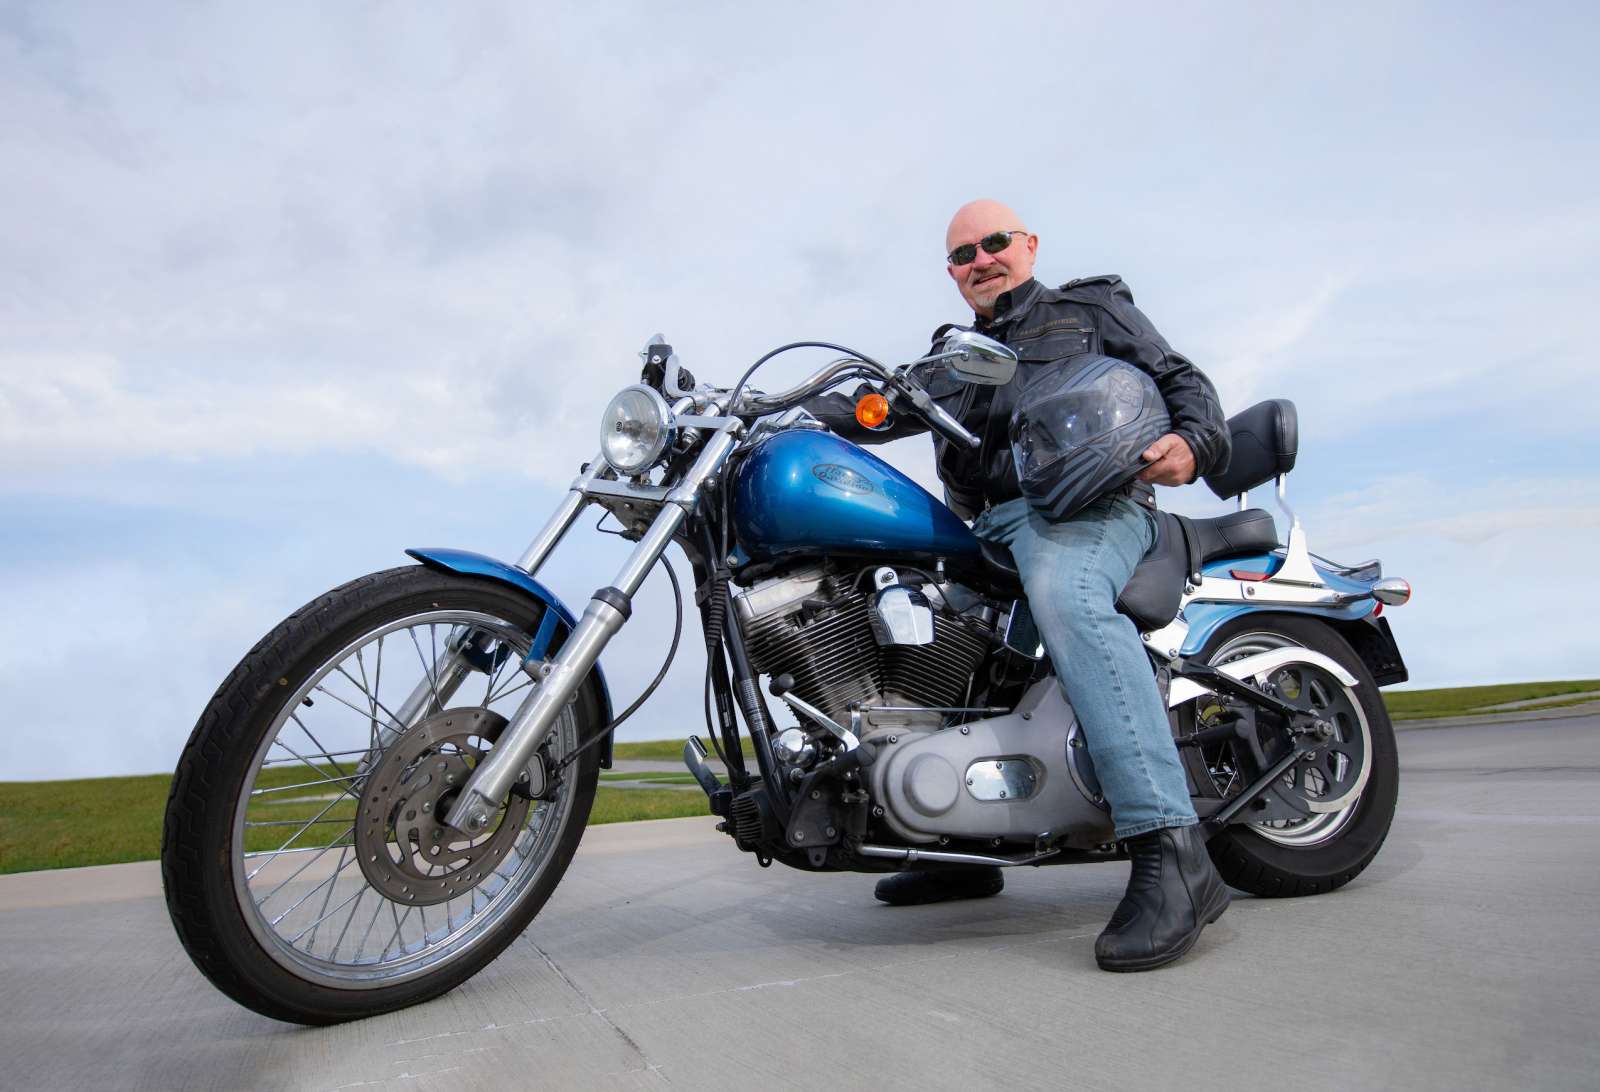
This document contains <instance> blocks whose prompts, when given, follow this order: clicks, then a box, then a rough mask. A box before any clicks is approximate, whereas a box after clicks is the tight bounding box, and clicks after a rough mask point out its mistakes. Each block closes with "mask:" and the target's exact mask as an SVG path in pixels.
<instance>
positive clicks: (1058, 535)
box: [972, 494, 1196, 838]
mask: <svg viewBox="0 0 1600 1092" xmlns="http://www.w3.org/2000/svg"><path fill="white" fill-rule="evenodd" d="M972 530H973V532H974V533H975V534H977V535H978V536H979V537H980V538H984V539H987V540H988V541H990V542H994V543H997V544H999V545H1002V546H1005V547H1007V548H1009V549H1010V551H1011V556H1012V557H1013V558H1015V559H1016V562H1017V572H1018V573H1020V574H1021V576H1022V586H1023V588H1024V589H1025V590H1026V591H1027V593H1028V606H1029V607H1030V608H1031V609H1032V611H1033V617H1034V620H1035V621H1036V622H1037V623H1038V626H1039V636H1040V637H1041V638H1043V640H1044V647H1045V650H1046V651H1047V652H1049V653H1050V661H1051V663H1053V664H1055V668H1056V678H1057V680H1058V681H1059V682H1060V684H1061V689H1062V692H1063V693H1065V694H1066V696H1067V701H1069V702H1071V703H1072V708H1073V709H1074V710H1076V711H1077V714H1078V721H1079V723H1081V724H1082V725H1083V732H1084V738H1085V740H1086V741H1087V742H1088V744H1089V756H1090V757H1091V758H1093V759H1094V768H1095V773H1096V774H1097V775H1098V776H1099V779H1100V789H1101V791H1102V792H1103V793H1104V794H1105V798H1106V801H1107V803H1109V804H1110V805H1111V818H1112V821H1113V822H1114V823H1115V825H1116V831H1117V837H1118V838H1131V837H1133V836H1134V835H1136V834H1143V833H1145V832H1146V831H1151V830H1158V829H1160V828H1161V827H1184V826H1189V825H1190V824H1192V823H1194V822H1196V819H1195V814H1194V806H1193V805H1192V804H1191V803H1190V802H1189V782H1188V779H1187V778H1186V777H1185V776H1184V772H1183V766H1182V765H1181V764H1180V763H1179V761H1178V749H1177V747H1176V746H1175V745H1174V744H1173V742H1172V731H1171V729H1170V728H1169V727H1168V725H1167V711H1166V710H1165V709H1164V708H1163V707H1162V704H1161V693H1160V691H1159V690H1158V689H1157V688H1156V681H1155V676H1154V674H1153V673H1152V672H1151V670H1150V661H1149V658H1148V657H1147V656H1146V654H1145V649H1144V644H1143V642H1142V641H1141V640H1140V639H1139V632H1138V630H1137V629H1136V628H1135V627H1134V624H1133V622H1132V620H1131V619H1129V618H1127V617H1126V616H1125V615H1122V614H1118V613H1117V609H1116V601H1117V596H1118V595H1120V594H1122V589H1123V587H1124V586H1125V585H1126V584H1127V583H1128V578H1129V577H1130V576H1132V575H1133V570H1134V567H1135V566H1136V565H1138V564H1139V560H1140V559H1141V558H1142V557H1144V555H1145V552H1146V551H1147V550H1149V549H1150V546H1151V544H1152V543H1153V542H1154V541H1155V533H1156V523H1155V517H1154V516H1152V515H1151V514H1150V511H1149V510H1148V509H1146V508H1145V507H1143V506H1142V505H1140V504H1138V503H1136V502H1135V501H1133V500H1132V499H1131V498H1128V497H1124V496H1121V495H1120V494H1111V495H1108V496H1104V497H1101V498H1100V499H1099V500H1097V501H1095V502H1093V503H1092V504H1090V505H1088V506H1087V507H1086V508H1084V509H1083V510H1082V511H1080V512H1078V514H1077V515H1075V516H1073V517H1072V518H1071V519H1069V520H1066V521H1065V522H1062V523H1051V522H1049V521H1048V520H1045V519H1044V518H1043V517H1041V516H1040V515H1039V514H1038V513H1036V512H1034V511H1033V510H1032V509H1031V508H1029V507H1028V502H1027V501H1026V500H1023V499H1021V498H1018V499H1017V500H1012V501H1007V502H1006V503H1004V504H999V505H996V506H995V507H993V508H991V509H989V510H988V511H987V512H984V513H983V514H982V515H981V516H979V517H978V519H977V522H975V523H974V524H973V525H972Z"/></svg>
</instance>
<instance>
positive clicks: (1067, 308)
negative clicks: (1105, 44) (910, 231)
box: [809, 200, 1229, 971]
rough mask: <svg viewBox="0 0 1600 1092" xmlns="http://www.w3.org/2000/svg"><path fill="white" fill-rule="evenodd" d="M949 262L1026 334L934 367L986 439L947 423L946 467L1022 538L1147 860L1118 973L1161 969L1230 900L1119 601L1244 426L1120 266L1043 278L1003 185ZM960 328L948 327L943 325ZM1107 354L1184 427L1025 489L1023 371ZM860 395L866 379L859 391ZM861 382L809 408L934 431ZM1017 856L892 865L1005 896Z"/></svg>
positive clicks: (1019, 542)
mask: <svg viewBox="0 0 1600 1092" xmlns="http://www.w3.org/2000/svg"><path fill="white" fill-rule="evenodd" d="M945 251H946V256H945V264H946V268H947V269H948V271H949V274H950V279H951V280H953V281H954V282H955V285H956V288H957V290H958V291H959V292H960V293H961V297H962V299H964V300H966V302H967V304H968V306H970V307H971V308H972V313H973V325H974V326H975V328H976V329H978V330H980V331H982V332H983V333H985V334H987V335H989V336H990V337H993V338H996V339H998V340H999V341H1002V342H1004V343H1005V344H1007V345H1009V346H1011V348H1013V349H1014V350H1016V352H1017V354H1018V356H1019V358H1020V361H1021V363H1020V365H1019V367H1018V369H1017V374H1016V377H1015V378H1014V379H1013V380H1012V382H1011V383H1009V384H1007V385H1006V386H1003V387H982V386H973V385H968V384H958V383H955V382H953V381H945V382H942V383H941V382H940V381H939V379H938V378H937V377H936V378H935V379H934V380H933V381H932V382H931V383H930V390H929V393H930V394H932V395H933V397H934V398H935V400H936V401H937V402H938V403H939V404H940V406H941V407H942V408H944V409H945V410H947V411H949V412H950V413H951V414H952V415H953V416H954V417H956V419H957V420H959V421H960V422H961V423H962V424H963V425H964V426H965V427H966V428H967V430H968V431H969V432H972V433H974V434H975V435H977V436H979V437H981V438H982V440H983V443H982V446H981V447H980V448H979V449H978V450H977V451H975V452H974V451H972V450H970V449H966V448H963V447H961V446H959V445H956V444H952V443H950V442H948V441H946V440H944V439H943V438H942V437H939V436H937V435H936V436H935V437H934V447H935V452H936V456H937V465H938V470H939V478H940V480H941V481H942V482H943V483H944V486H945V497H946V500H947V502H948V503H949V504H950V506H951V507H952V508H953V509H955V510H956V511H957V512H959V513H960V514H961V515H963V516H964V517H968V518H974V517H975V518H974V522H973V525H972V529H973V531H974V532H975V533H976V534H977V535H978V536H979V537H981V538H984V539H987V540H988V541H990V542H994V543H997V544H999V545H1001V546H1004V547H1006V548H1008V549H1009V550H1010V551H1011V554H1012V557H1013V558H1014V559H1015V561H1016V565H1017V571H1018V573H1019V574H1020V575H1021V577H1022V582H1023V586H1024V587H1025V588H1026V589H1027V593H1028V605H1029V607H1030V608H1031V610H1032V612H1033V615H1034V619H1035V621H1036V622H1037V623H1038V626H1039V631H1040V635H1041V637H1042V638H1043V640H1044V644H1045V649H1046V651H1048V652H1049V654H1050V660H1051V663H1053V664H1054V665H1055V666H1056V673H1057V679H1058V681H1059V682H1060V685H1061V688H1062V690H1063V692H1064V693H1065V694H1066V696H1067V700H1068V701H1070V702H1071V703H1072V707H1073V709H1074V710H1075V711H1076V712H1077V715H1078V719H1079V721H1080V723H1081V724H1082V725H1083V728H1084V735H1085V738H1086V740H1087V742H1088V745H1089V753H1090V755H1091V757H1092V758H1093V759H1094V767H1095V771H1096V773H1097V775H1098V777H1099V780H1100V785H1101V790H1102V792H1103V793H1104V795H1105V798H1106V801H1107V802H1108V803H1109V804H1110V806H1111V815H1112V820H1113V823H1114V824H1115V827H1116V834H1117V838H1118V839H1119V840H1120V841H1122V843H1123V844H1124V846H1125V847H1126V848H1127V851H1128V855H1129V857H1130V859H1131V860H1132V862H1133V867H1132V870H1131V874H1130V876H1129V880H1128V889H1127V893H1126V894H1125V895H1124V896H1123V899H1122V902H1121V904H1120V905H1119V906H1118V907H1117V909H1116V912H1115V913H1113V914H1112V917H1111V921H1110V923H1109V924H1108V925H1107V926H1106V929H1105V931H1104V932H1103V933H1101V934H1100V937H1099V939H1098V940H1097V941H1096V942H1095V958H1096V960H1097V961H1098V963H1099V964H1100V966H1101V967H1103V968H1105V969H1106V970H1113V971H1138V970H1149V969H1152V968H1154V967H1159V966H1162V965H1164V964H1167V963H1170V962H1172V961H1173V960H1175V959H1177V958H1179V957H1180V956H1182V955H1183V954H1184V953H1185V952H1187V951H1188V950H1189V949H1190V948H1191V947H1193V946H1194V943H1195V940H1196V939H1197V938H1198V937H1199V935H1200V931H1201V929H1203V928H1204V927H1205V925H1206V924H1207V923H1208V922H1211V921H1215V920H1216V919H1217V918H1218V917H1219V916H1221V914H1222V912H1223V911H1224V910H1225V909H1226V908H1227V905H1228V893H1227V888H1226V887H1225V886H1224V885H1223V883H1222V880H1221V878H1220V877H1219V876H1218V875H1217V872H1216V869H1215V868H1214V867H1213V866H1212V863H1211V859H1210V857H1209V856H1208V855H1207V853H1206V848H1205V843H1204V841H1203V840H1202V838H1201V836H1200V827H1199V826H1198V825H1197V820H1196V818H1195V813H1194V807H1193V805H1192V804H1191V803H1190V799H1189V786H1188V780H1187V778H1186V777H1185V775H1184V770H1183V767H1182V765H1181V764H1180V762H1179V760H1178V753H1177V748H1176V747H1175V746H1174V744H1173V741H1172V735H1171V731H1170V728H1169V726H1168V722H1167V713H1166V707H1165V705H1164V703H1163V702H1162V700H1161V696H1160V693H1159V691H1158V690H1157V688H1156V683H1155V678H1154V675H1153V673H1152V671H1151V668H1150V663H1149V660H1148V658H1147V656H1146V653H1145V649H1144V645H1143V643H1142V642H1141V640H1140V638H1139V634H1138V632H1137V630H1136V629H1135V627H1134V625H1133V622H1132V621H1131V620H1129V619H1128V618H1127V617H1126V616H1124V615H1122V614H1120V613H1118V612H1117V609H1116V600H1117V596H1118V595H1119V594H1121V592H1122V589H1123V587H1124V586H1125V585H1126V584H1127V582H1128V578H1129V577H1130V576H1131V575H1132V574H1133V570H1134V567H1135V566H1136V565H1138V563H1139V561H1140V559H1141V558H1143V557H1144V555H1145V553H1146V552H1147V551H1148V550H1149V549H1150V547H1151V546H1152V545H1153V543H1154V541H1155V533H1156V521H1155V517H1154V515H1153V512H1154V508H1155V491H1154V489H1153V488H1152V486H1153V485H1184V484H1186V483H1188V482H1192V481H1194V480H1195V478H1196V477H1198V476H1199V475H1202V474H1207V473H1210V472H1211V471H1212V470H1216V469H1221V468H1223V467H1225V466H1227V463H1228V456H1229V442H1228V428H1227V423H1226V421H1225V419H1224V417H1223V414H1222V407H1221V404H1220V403H1219V402H1218V399H1217V392H1216V388H1214V387H1213V386H1212V385H1211V381H1210V380H1208V379H1207V378H1206V377H1205V376H1204V375H1203V374H1202V373H1201V372H1200V370H1199V369H1198V368H1196V367H1195V366H1194V365H1193V364H1192V363H1190V361H1189V360H1188V359H1187V358H1186V357H1183V356H1181V355H1179V354H1178V353H1175V352H1173V351H1172V348H1171V347H1170V346H1169V345H1168V344H1167V343H1166V341H1165V340H1164V339H1163V338H1162V337H1161V335H1160V334H1158V333H1156V331H1155V327H1153V326H1152V325H1151V324H1150V321H1149V320H1148V319H1146V318H1145V317H1144V315H1143V314H1141V313H1140V311H1139V309H1138V308H1137V307H1135V306H1134V305H1133V295H1132V293H1131V292H1129V290H1128V287H1127V285H1125V284H1123V283H1122V280H1121V278H1119V277H1115V276H1099V277H1085V278H1082V279H1079V280H1074V281H1069V282H1067V283H1066V284H1064V285H1062V286H1061V287H1060V288H1047V287H1045V286H1044V285H1042V284H1040V283H1039V282H1038V281H1037V280H1035V279H1034V277H1033V264H1034V259H1035V258H1036V257H1037V256H1038V252H1039V238H1038V236H1036V235H1034V234H1033V233H1032V232H1030V231H1029V230H1028V228H1027V226H1026V225H1025V224H1024V222H1023V220H1022V217H1020V216H1018V215H1017V213H1016V212H1014V211H1013V210H1012V209H1010V208H1007V207H1006V206H1005V205H1003V204H1001V203H1000V202H998V201H988V200H984V201H973V202H971V203H969V204H966V205H963V206H962V207H961V208H960V209H958V210H957V211H956V214H955V216H954V217H953V218H952V219H951V221H950V227H949V229H948V230H947V231H946V232H945ZM947 329H948V327H941V328H940V329H939V331H937V332H936V333H935V340H936V341H937V340H938V339H939V338H940V337H942V336H943V334H944V332H945V331H946V330H947ZM1080 353H1101V354H1104V355H1106V356H1112V357H1116V358H1118V359H1120V360H1124V361H1127V362H1128V363H1130V364H1133V365H1135V366H1136V367H1138V368H1140V369H1142V370H1143V371H1145V372H1146V373H1147V374H1149V375H1150V377H1151V378H1152V379H1154V380H1155V383H1156V386H1157V388H1159V390H1160V391H1161V395H1162V398H1163V400H1164V401H1165V402H1166V404H1167V410H1168V413H1169V415H1170V416H1171V419H1172V431H1171V432H1170V433H1168V434H1166V435H1165V436H1162V437H1161V438H1159V439H1158V440H1156V441H1155V443H1153V444H1151V445H1150V447H1149V448H1148V449H1147V450H1145V452H1144V453H1143V459H1144V461H1145V463H1146V464H1147V465H1146V466H1145V468H1144V470H1143V471H1141V472H1140V474H1139V475H1138V478H1137V479H1136V480H1135V481H1133V482H1131V483H1129V485H1127V486H1124V487H1122V488H1120V489H1117V490H1115V491H1113V492H1110V493H1107V494H1106V495H1104V496H1102V497H1100V498H1099V499H1097V500H1095V501H1092V502H1091V503H1090V504H1088V505H1087V506H1086V507H1084V508H1083V509H1081V510H1080V511H1078V512H1077V513H1075V514H1074V515H1072V516H1071V517H1069V518H1068V519H1066V520H1064V521H1061V522H1050V521H1047V520H1046V519H1044V518H1043V517H1042V516H1040V515H1039V514H1038V513H1037V512H1036V511H1034V510H1033V509H1032V508H1030V507H1029V505H1028V502H1027V501H1026V500H1024V499H1023V497H1022V490H1021V486H1020V485H1019V484H1018V481H1017V475H1016V470H1015V468H1014V466H1013V464H1012V456H1011V449H1010V444H1009V435H1008V429H1009V425H1010V419H1011V412H1012V409H1013V408H1014V407H1015V405H1016V401H1017V394H1018V391H1019V389H1020V387H1021V386H1022V385H1023V384H1024V383H1025V382H1026V381H1027V378H1028V377H1029V376H1030V375H1031V374H1035V373H1036V372H1037V370H1038V369H1040V368H1043V367H1046V366H1049V365H1051V364H1053V363H1055V362H1056V361H1059V360H1061V359H1062V358H1065V357H1070V356H1074V355H1077V354H1080ZM858 393H859V392H858ZM854 405H855V399H854V397H850V398H846V397H844V396H842V395H826V396H823V397H822V398H819V399H815V400H813V401H812V403H809V406H810V408H811V409H812V411H813V412H814V413H816V415H817V416H819V417H821V418H822V419H823V420H824V421H825V422H826V423H827V424H829V425H830V427H832V428H833V429H834V431H836V432H838V433H840V434H841V435H844V436H847V437H849V438H850V439H852V440H855V441H857V442H862V443H882V442H884V441H886V440H892V439H895V438H897V437H900V436H905V435H909V434H912V433H916V432H922V431H925V430H926V426H924V425H922V423H921V422H920V421H917V420H915V419H913V418H912V417H911V416H910V415H907V414H902V415H898V416H897V418H896V421H895V424H894V425H893V426H892V427H890V428H889V429H886V430H882V431H876V432H874V431H868V430H867V429H864V428H862V427H861V426H860V425H858V424H857V423H856V420H855V415H854ZM1003 885H1004V880H1003V878H1002V874H1001V871H1000V869H998V868H988V867H977V868H961V869H942V870H938V871H931V870H930V871H909V872H901V873H897V874H895V875H893V876H890V877H888V878H886V879H883V880H881V881H879V883H878V886H877V891H876V895H877V897H878V898H879V899H882V900H883V901H884V902H887V903H890V904H892V905H907V904H915V903H927V902H936V901H940V900H944V899H956V898H980V897H984V896H988V895H994V894H998V893H999V891H1000V890H1001V888H1002V886H1003Z"/></svg>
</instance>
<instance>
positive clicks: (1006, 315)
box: [974, 277, 1044, 330]
mask: <svg viewBox="0 0 1600 1092" xmlns="http://www.w3.org/2000/svg"><path fill="white" fill-rule="evenodd" d="M1042 291H1044V285H1042V284H1040V283H1039V282H1038V281H1037V280H1036V279H1035V278H1033V277H1029V278H1028V279H1027V280H1026V281H1024V282H1022V283H1021V284H1019V285H1017V286H1016V287H1015V288H1013V289H1011V291H1009V292H1002V293H1000V295H999V297H998V298H997V299H996V300H995V301H994V318H992V319H986V318H983V317H981V316H975V317H976V319H977V321H976V323H975V324H974V325H976V326H977V328H978V329H979V330H991V329H993V328H994V327H996V326H1004V325H1005V324H1006V323H1008V322H1010V321H1011V320H1012V319H1013V318H1015V317H1016V316H1017V315H1018V314H1020V313H1021V312H1023V311H1026V310H1027V309H1028V308H1030V307H1032V306H1033V304H1034V302H1035V301H1036V300H1037V299H1038V298H1039V293H1040V292H1042Z"/></svg>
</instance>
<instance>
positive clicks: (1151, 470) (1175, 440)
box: [1139, 432, 1194, 485]
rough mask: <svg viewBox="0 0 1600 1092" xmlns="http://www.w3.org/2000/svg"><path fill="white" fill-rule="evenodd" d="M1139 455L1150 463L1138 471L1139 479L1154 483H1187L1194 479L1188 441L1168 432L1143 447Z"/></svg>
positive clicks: (1191, 455)
mask: <svg viewBox="0 0 1600 1092" xmlns="http://www.w3.org/2000/svg"><path fill="white" fill-rule="evenodd" d="M1139 457H1140V458H1141V459H1143V460H1144V461H1145V462H1146V463H1148V464H1150V465H1148V466H1146V467H1145V468H1144V469H1143V470H1141V471H1139V480H1140V481H1142V482H1151V483H1153V484H1155V485H1188V484H1189V483H1190V482H1192V481H1194V452H1193V451H1192V450H1191V449H1190V447H1189V441H1187V440H1185V439H1184V438H1183V437H1182V436H1179V435H1178V434H1177V433H1176V432H1169V433H1167V434H1166V435H1165V436H1162V437H1161V438H1159V439H1158V440H1156V442H1155V443H1153V444H1151V445H1150V446H1149V447H1147V448H1145V449H1144V451H1143V452H1141V453H1140V455H1139Z"/></svg>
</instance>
